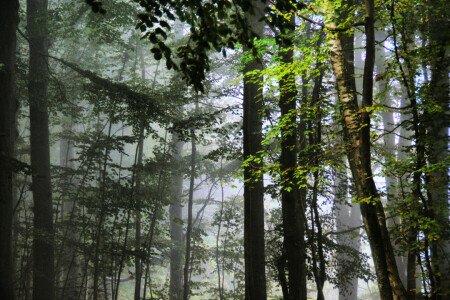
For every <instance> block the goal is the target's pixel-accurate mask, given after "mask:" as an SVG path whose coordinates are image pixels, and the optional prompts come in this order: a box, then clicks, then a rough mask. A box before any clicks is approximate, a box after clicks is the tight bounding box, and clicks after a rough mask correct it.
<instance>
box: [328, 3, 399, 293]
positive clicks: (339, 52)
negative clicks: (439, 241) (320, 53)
mask: <svg viewBox="0 0 450 300" xmlns="http://www.w3.org/2000/svg"><path fill="white" fill-rule="evenodd" d="M374 10H375V9H374V2H373V0H366V17H365V33H366V60H365V65H364V76H363V93H362V94H363V96H362V105H363V106H362V110H360V108H359V106H358V103H357V99H356V92H355V89H354V83H352V82H354V81H353V78H354V77H353V74H354V72H353V73H352V72H351V70H352V69H353V67H352V65H353V61H352V60H349V59H348V57H347V53H348V52H349V51H353V45H351V44H350V43H349V41H348V37H346V35H347V33H345V32H342V31H335V32H333V33H332V36H331V39H330V44H331V51H332V54H331V63H332V67H333V71H334V75H335V77H336V83H337V90H338V99H339V102H340V105H341V114H342V122H343V128H344V140H345V144H346V145H347V146H346V148H347V149H346V150H347V156H348V160H349V164H350V169H351V172H352V176H353V181H354V183H355V187H356V192H357V196H358V199H359V201H360V203H361V204H360V208H361V215H362V216H363V221H364V226H365V229H366V233H367V236H368V239H369V243H370V247H371V250H372V256H373V260H374V265H375V270H376V274H377V280H378V288H379V291H380V298H381V299H383V300H385V299H406V291H405V288H404V287H403V284H402V282H401V280H400V277H399V274H398V270H397V266H396V263H395V255H394V251H393V249H392V245H391V241H390V238H389V233H388V230H387V226H386V217H385V214H384V208H383V205H382V204H381V202H380V196H379V193H378V190H377V189H376V186H375V182H374V180H373V175H372V169H371V159H370V155H371V154H370V113H369V111H368V109H369V108H371V107H372V97H373V95H372V93H373V68H374V58H375V56H374V55H375V39H374V17H375V11H374ZM332 26H333V25H332ZM360 111H362V112H360Z"/></svg>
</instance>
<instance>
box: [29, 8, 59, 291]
mask: <svg viewBox="0 0 450 300" xmlns="http://www.w3.org/2000/svg"><path fill="white" fill-rule="evenodd" d="M47 6H48V3H47V0H28V1H27V31H28V36H29V42H30V66H29V83H28V94H29V102H30V145H31V167H32V169H33V176H32V178H33V182H32V187H31V189H32V192H33V202H34V233H33V299H34V300H44V299H45V300H52V299H54V276H55V274H54V252H53V251H54V249H53V248H54V242H53V238H54V231H53V218H52V215H53V212H52V193H51V186H50V149H49V128H48V108H47V106H48V103H47V101H48V99H47V96H48V95H47V89H48V65H47V54H48V35H47Z"/></svg>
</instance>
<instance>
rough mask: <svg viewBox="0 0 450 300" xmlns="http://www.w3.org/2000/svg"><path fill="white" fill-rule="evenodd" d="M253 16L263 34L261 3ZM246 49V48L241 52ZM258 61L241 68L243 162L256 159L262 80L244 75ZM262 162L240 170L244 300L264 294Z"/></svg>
mask: <svg viewBox="0 0 450 300" xmlns="http://www.w3.org/2000/svg"><path fill="white" fill-rule="evenodd" d="M252 4H253V10H254V11H253V13H254V14H253V15H251V14H249V13H246V19H247V20H248V23H249V24H250V26H251V27H252V30H253V31H254V32H255V33H257V34H259V35H260V36H261V35H262V34H263V30H264V23H263V22H261V21H260V19H261V17H262V16H263V15H264V13H263V6H264V4H263V3H262V2H261V1H256V0H255V1H253V2H252ZM245 50H248V49H245ZM262 69H263V66H262V63H261V60H260V59H258V58H254V59H253V60H252V61H250V62H248V63H247V65H246V66H245V68H244V103H243V108H244V111H243V114H244V116H243V117H244V120H243V133H244V160H247V159H249V158H251V157H253V156H258V152H259V151H261V150H262V147H261V130H262V118H261V115H260V111H261V109H262V107H263V103H262V101H263V94H262V93H263V92H262V77H261V76H258V75H257V76H256V77H255V76H245V74H247V73H248V72H251V71H262ZM261 167H262V163H261V162H259V161H254V160H253V161H249V163H248V165H247V166H245V167H244V260H245V299H246V300H264V299H266V297H267V294H266V274H265V254H264V191H263V188H264V183H263V176H262V174H261V172H260V169H261Z"/></svg>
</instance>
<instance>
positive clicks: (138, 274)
mask: <svg viewBox="0 0 450 300" xmlns="http://www.w3.org/2000/svg"><path fill="white" fill-rule="evenodd" d="M136 47H137V51H139V52H140V53H139V54H140V67H141V78H142V80H145V79H146V76H145V73H146V68H145V59H144V51H143V49H142V47H141V46H140V44H139V41H137V46H136ZM155 73H156V72H155ZM155 75H156V74H155ZM153 85H154V82H153ZM142 125H143V124H142ZM142 125H141V126H142ZM143 156H144V129H141V132H140V134H139V147H138V157H137V166H138V170H137V173H136V193H135V195H136V196H135V199H136V200H135V201H136V203H137V208H138V209H137V211H136V215H135V224H134V227H135V231H136V232H135V251H136V253H137V255H136V256H135V258H134V280H135V281H134V300H140V299H141V282H142V259H141V257H142V253H141V246H142V245H141V244H142V241H141V208H142V192H141V176H140V174H141V170H140V169H141V168H142V159H143Z"/></svg>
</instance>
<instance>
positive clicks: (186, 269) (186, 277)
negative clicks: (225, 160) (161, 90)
mask: <svg viewBox="0 0 450 300" xmlns="http://www.w3.org/2000/svg"><path fill="white" fill-rule="evenodd" d="M197 107H198V104H197V103H196V111H197ZM191 149H192V152H191V174H190V182H189V199H188V215H187V217H188V219H187V228H186V254H185V257H184V285H183V300H187V299H188V298H189V294H190V287H189V279H190V278H189V277H190V276H189V274H190V264H191V234H192V207H193V205H194V183H195V164H196V162H195V159H196V155H197V148H196V143H195V132H194V129H192V130H191Z"/></svg>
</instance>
